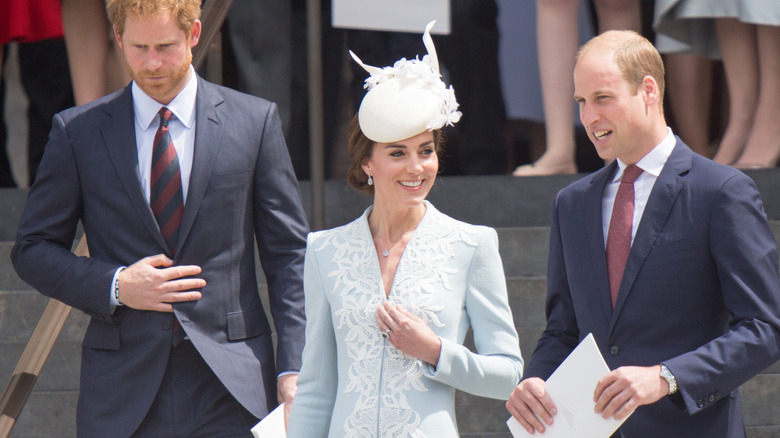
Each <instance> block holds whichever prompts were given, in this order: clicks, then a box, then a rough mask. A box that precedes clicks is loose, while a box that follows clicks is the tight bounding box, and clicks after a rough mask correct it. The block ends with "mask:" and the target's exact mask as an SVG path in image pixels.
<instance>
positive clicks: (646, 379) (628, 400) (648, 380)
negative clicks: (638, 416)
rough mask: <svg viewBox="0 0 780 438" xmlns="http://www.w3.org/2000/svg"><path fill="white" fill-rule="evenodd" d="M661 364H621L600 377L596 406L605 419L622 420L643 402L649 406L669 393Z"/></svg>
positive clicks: (596, 409) (597, 386)
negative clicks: (646, 365) (644, 365)
mask: <svg viewBox="0 0 780 438" xmlns="http://www.w3.org/2000/svg"><path fill="white" fill-rule="evenodd" d="M660 372H661V366H660V365H655V366H651V367H620V368H618V369H616V370H614V371H612V372H610V373H609V374H607V375H606V376H604V377H602V378H601V379H600V380H599V383H598V384H597V385H596V390H595V391H594V393H593V401H594V402H596V407H595V408H594V410H595V412H596V413H597V414H601V416H602V417H604V418H609V417H611V416H614V418H615V420H622V419H623V418H625V417H627V416H628V414H630V413H631V412H634V410H635V409H636V408H638V407H639V406H642V405H649V404H651V403H655V402H657V401H658V400H660V399H661V398H662V397H663V396H665V395H666V394H668V393H669V384H668V383H667V382H666V380H665V379H664V378H663V377H661V375H660Z"/></svg>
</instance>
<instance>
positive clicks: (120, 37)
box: [112, 26, 125, 50]
mask: <svg viewBox="0 0 780 438" xmlns="http://www.w3.org/2000/svg"><path fill="white" fill-rule="evenodd" d="M112 27H113V29H114V38H116V42H117V44H118V45H119V48H120V49H122V50H125V47H124V44H123V43H122V35H119V32H117V30H116V26H112Z"/></svg>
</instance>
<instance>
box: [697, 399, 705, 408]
mask: <svg viewBox="0 0 780 438" xmlns="http://www.w3.org/2000/svg"><path fill="white" fill-rule="evenodd" d="M696 406H698V407H700V408H703V407H704V402H703V401H702V400H701V399H699V400H698V401H697V402H696Z"/></svg>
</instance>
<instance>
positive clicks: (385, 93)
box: [349, 21, 461, 143]
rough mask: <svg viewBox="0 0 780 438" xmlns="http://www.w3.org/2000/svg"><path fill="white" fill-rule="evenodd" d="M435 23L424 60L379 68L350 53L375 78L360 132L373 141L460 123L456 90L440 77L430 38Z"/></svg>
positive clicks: (425, 37)
mask: <svg viewBox="0 0 780 438" xmlns="http://www.w3.org/2000/svg"><path fill="white" fill-rule="evenodd" d="M435 23H436V21H431V22H430V23H428V25H427V26H425V33H423V43H424V44H425V48H426V49H427V50H428V54H427V55H425V56H423V58H422V60H420V59H419V57H418V58H415V59H412V60H407V59H406V58H401V59H400V60H398V61H396V63H395V64H393V66H392V67H385V68H379V67H373V66H370V65H366V64H363V62H362V61H361V60H360V58H358V57H357V55H355V54H354V53H352V51H351V50H350V52H349V53H350V55H352V58H353V59H354V60H355V62H357V63H358V64H360V66H361V67H363V69H364V70H365V71H367V72H368V73H369V74H370V75H371V76H369V77H368V78H367V79H366V85H365V86H364V88H366V89H368V92H367V93H366V95H365V97H363V102H361V104H360V110H359V111H358V122H359V123H360V129H361V131H363V133H364V134H365V135H366V137H368V138H369V139H371V140H373V141H375V142H377V143H392V142H396V141H400V140H405V139H407V138H410V137H414V136H415V135H417V134H420V133H421V132H424V131H432V130H434V129H440V128H443V127H444V126H445V125H452V124H454V123H456V122H457V121H458V120H460V116H461V114H460V112H459V111H458V102H457V100H455V90H453V89H452V86H450V87H447V86H446V85H445V84H444V82H443V81H442V80H441V73H439V60H438V58H437V57H436V48H435V47H434V46H433V39H432V38H431V34H430V30H431V28H432V27H433V25H434V24H435Z"/></svg>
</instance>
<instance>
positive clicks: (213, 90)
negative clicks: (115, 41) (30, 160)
mask: <svg viewBox="0 0 780 438" xmlns="http://www.w3.org/2000/svg"><path fill="white" fill-rule="evenodd" d="M196 107H197V108H196V118H197V119H196V131H195V150H194V160H193V164H192V174H191V177H190V185H189V193H188V195H187V200H186V203H185V208H184V215H183V219H182V224H181V228H180V234H179V242H180V245H179V250H178V252H177V254H176V256H175V258H174V262H175V264H180V265H184V264H187V265H189V264H194V265H199V266H201V267H202V268H203V272H202V274H201V275H199V276H198V277H201V278H203V279H205V280H206V282H207V286H206V287H205V288H203V290H202V294H203V297H202V298H201V299H200V300H198V301H194V302H188V303H179V304H175V305H174V311H175V314H176V317H177V318H178V319H179V321H181V323H182V326H183V327H184V329H185V330H186V333H187V335H188V336H189V337H190V339H191V340H192V342H193V344H194V345H195V347H196V348H197V349H198V351H199V352H200V354H201V356H203V358H204V359H205V360H206V362H207V363H208V364H209V365H210V366H211V368H212V370H213V371H214V373H215V374H216V375H217V376H218V377H219V379H220V380H221V381H222V382H223V383H224V385H225V386H226V387H227V388H228V389H229V390H230V392H231V393H232V394H233V395H234V396H235V398H236V399H237V400H238V401H239V402H240V403H241V404H242V405H244V406H245V407H246V408H247V409H248V410H249V411H250V412H252V414H254V415H255V416H257V417H263V416H264V415H265V414H266V413H267V412H268V411H269V409H270V408H272V407H274V406H275V405H276V376H277V373H279V372H284V371H296V370H299V369H300V364H301V358H300V357H301V350H302V348H303V343H304V325H305V318H304V312H303V287H302V278H301V277H302V270H303V256H304V251H305V245H306V241H305V239H306V233H307V231H308V225H307V222H306V217H305V214H304V211H303V209H302V207H301V201H300V193H299V190H298V184H297V181H296V178H295V175H294V174H293V171H292V167H291V165H290V159H289V156H288V153H287V148H286V145H285V142H284V138H283V136H282V129H281V126H280V125H281V123H280V121H279V118H278V116H277V111H276V105H274V104H273V103H270V102H268V101H265V100H263V99H259V98H256V97H252V96H249V95H246V94H241V93H238V92H235V91H233V90H230V89H227V88H224V87H220V86H217V85H214V84H211V83H208V82H206V81H204V80H202V79H200V78H198V93H197V100H196ZM133 123H134V116H133V103H132V93H131V91H130V87H129V86H128V87H126V88H125V89H123V90H120V91H118V92H116V93H113V94H111V95H109V96H106V97H104V98H102V99H100V100H98V101H95V102H93V103H90V104H88V105H85V106H81V107H77V108H72V109H69V110H66V111H64V112H62V113H60V114H58V115H57V116H55V118H54V127H53V128H52V131H51V134H50V138H49V143H48V145H47V146H46V152H45V155H44V157H43V161H42V163H41V166H40V169H39V171H38V176H37V178H36V182H35V185H34V186H33V187H32V188H31V189H30V193H29V197H28V200H27V205H26V207H25V210H24V213H23V215H22V219H21V221H20V225H19V229H18V235H17V241H16V245H15V246H14V248H13V250H12V259H13V262H14V266H15V267H16V270H17V273H18V274H19V276H20V277H21V278H22V279H23V280H24V281H26V282H27V283H29V284H30V285H31V286H33V287H34V288H35V289H37V290H39V291H40V292H41V293H43V294H44V295H47V296H50V297H52V298H56V299H58V300H60V301H63V302H64V303H66V304H68V305H70V306H73V307H74V308H76V309H79V310H82V311H84V312H86V313H87V314H89V315H91V316H92V318H91V321H90V324H89V327H88V329H87V332H86V336H85V338H84V343H83V349H82V372H81V393H80V397H79V408H78V415H77V417H78V421H77V422H78V430H79V435H80V436H89V437H94V436H108V435H106V434H107V431H110V436H128V435H129V434H130V433H132V432H133V430H135V428H136V427H137V426H138V424H139V423H140V422H141V420H142V419H143V418H144V416H145V414H146V412H147V410H148V408H149V407H150V405H151V403H152V400H153V399H154V397H155V394H156V393H157V390H158V387H159V384H160V382H161V379H162V377H163V373H164V372H165V367H166V363H167V361H168V356H169V351H170V345H171V337H172V329H171V327H172V322H173V315H172V314H169V313H159V312H149V311H139V310H134V309H130V308H127V307H119V308H117V310H116V311H115V312H114V313H113V314H112V313H111V311H110V306H109V290H110V285H111V281H112V277H113V275H114V272H115V271H116V269H117V268H118V267H120V266H127V265H130V264H132V263H134V262H135V261H137V260H139V259H141V258H143V257H146V256H149V255H153V254H158V253H167V254H168V256H172V254H171V252H170V250H169V248H167V246H166V243H165V240H164V239H163V237H162V235H161V234H160V231H159V229H158V226H157V223H156V221H155V219H154V216H153V214H152V211H151V209H150V207H149V204H148V203H147V201H146V199H145V197H144V195H143V193H142V189H141V184H140V180H139V171H138V169H137V167H138V160H137V152H136V142H135V130H134V127H133ZM79 221H81V222H82V224H83V227H84V231H85V232H86V235H87V236H88V241H89V250H90V254H91V257H90V258H77V257H75V256H74V255H73V254H72V253H71V252H70V248H71V245H72V242H73V239H74V235H75V233H76V227H77V225H78V223H79ZM255 240H256V242H257V246H258V248H259V254H260V260H261V263H262V266H263V269H264V272H265V275H266V279H267V283H268V290H269V296H270V303H271V309H270V310H271V313H272V315H273V319H274V323H275V327H276V331H277V334H278V348H277V357H276V364H274V352H273V347H272V340H271V329H270V326H269V322H268V320H267V318H266V316H265V312H264V309H263V305H262V303H261V301H260V296H259V294H258V289H257V278H256V275H255V253H254V248H255V245H254V243H255Z"/></svg>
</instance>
